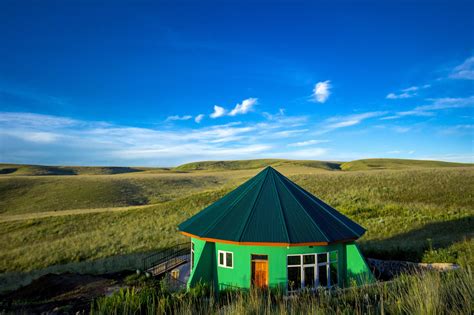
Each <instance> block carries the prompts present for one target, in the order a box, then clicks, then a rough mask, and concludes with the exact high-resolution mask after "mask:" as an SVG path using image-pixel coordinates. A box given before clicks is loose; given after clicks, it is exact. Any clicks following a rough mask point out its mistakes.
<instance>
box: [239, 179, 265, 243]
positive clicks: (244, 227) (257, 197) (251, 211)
mask: <svg viewBox="0 0 474 315" xmlns="http://www.w3.org/2000/svg"><path fill="white" fill-rule="evenodd" d="M268 174H269V173H268V171H267V173H266V174H265V178H264V179H263V181H262V184H261V185H260V188H259V189H258V193H257V196H256V197H255V199H254V200H253V204H252V208H251V209H250V211H249V212H248V215H247V218H246V219H245V223H244V225H243V226H242V227H241V228H240V229H239V233H238V234H239V241H242V235H243V234H244V232H245V230H246V229H247V226H248V224H249V221H250V217H251V216H252V214H253V212H254V209H255V204H256V203H257V201H258V200H259V198H260V193H261V192H262V189H263V186H264V184H265V182H266V181H267V178H268Z"/></svg>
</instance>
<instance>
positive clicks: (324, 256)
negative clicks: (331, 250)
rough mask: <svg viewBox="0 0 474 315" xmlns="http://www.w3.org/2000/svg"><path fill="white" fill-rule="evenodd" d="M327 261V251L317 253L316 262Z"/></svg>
mask: <svg viewBox="0 0 474 315" xmlns="http://www.w3.org/2000/svg"><path fill="white" fill-rule="evenodd" d="M327 261H328V253H323V254H318V264H319V263H323V262H327Z"/></svg>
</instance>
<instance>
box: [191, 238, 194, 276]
mask: <svg viewBox="0 0 474 315" xmlns="http://www.w3.org/2000/svg"><path fill="white" fill-rule="evenodd" d="M193 268H194V243H193V242H191V270H193Z"/></svg>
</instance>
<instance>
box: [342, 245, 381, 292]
mask: <svg viewBox="0 0 474 315" xmlns="http://www.w3.org/2000/svg"><path fill="white" fill-rule="evenodd" d="M346 255H347V258H346V259H347V275H346V285H348V286H350V285H354V284H355V285H361V284H364V283H372V282H374V281H375V277H374V275H373V274H372V272H371V271H370V268H369V266H368V265H367V262H366V261H365V258H364V256H362V253H361V252H360V250H359V247H358V246H357V244H355V243H350V244H347V245H346Z"/></svg>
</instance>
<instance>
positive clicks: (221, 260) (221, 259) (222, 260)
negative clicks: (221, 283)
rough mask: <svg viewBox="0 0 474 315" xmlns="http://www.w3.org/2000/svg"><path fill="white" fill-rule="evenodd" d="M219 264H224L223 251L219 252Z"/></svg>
mask: <svg viewBox="0 0 474 315" xmlns="http://www.w3.org/2000/svg"><path fill="white" fill-rule="evenodd" d="M219 265H224V253H223V252H219Z"/></svg>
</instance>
